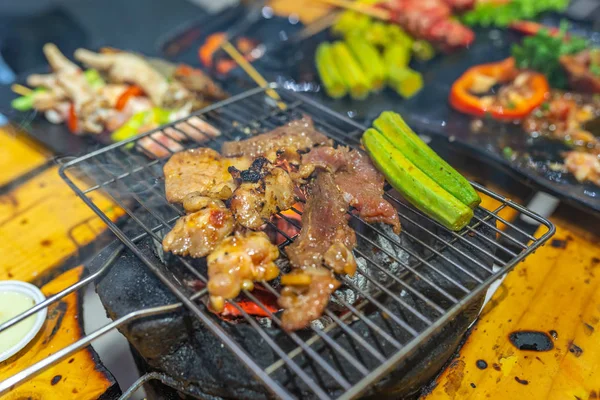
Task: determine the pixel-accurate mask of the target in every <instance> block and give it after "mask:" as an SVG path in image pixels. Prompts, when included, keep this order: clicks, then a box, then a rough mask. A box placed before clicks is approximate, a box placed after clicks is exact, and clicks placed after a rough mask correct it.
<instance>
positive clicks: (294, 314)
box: [279, 267, 340, 331]
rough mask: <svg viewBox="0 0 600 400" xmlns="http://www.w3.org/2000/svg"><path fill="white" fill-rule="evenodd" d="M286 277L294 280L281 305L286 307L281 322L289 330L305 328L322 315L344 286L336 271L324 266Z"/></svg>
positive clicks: (281, 300)
mask: <svg viewBox="0 0 600 400" xmlns="http://www.w3.org/2000/svg"><path fill="white" fill-rule="evenodd" d="M285 278H286V279H287V280H288V281H290V283H288V284H287V286H285V287H284V288H283V290H282V291H281V297H280V298H279V305H280V306H281V307H282V308H284V309H285V311H284V312H283V315H282V317H281V323H282V326H283V329H285V330H287V331H296V330H298V329H302V328H305V327H306V326H307V325H308V324H309V323H310V321H313V320H315V319H317V318H319V317H320V316H321V315H322V314H323V311H324V310H325V307H327V303H328V302H329V297H330V296H331V294H332V293H333V292H334V291H335V290H336V289H337V288H338V287H339V286H340V282H339V281H338V280H337V279H335V277H334V276H333V273H332V272H331V271H330V270H328V269H326V268H323V267H318V268H311V269H309V270H306V271H299V270H298V271H294V272H292V273H290V274H288V275H286V277H285ZM292 282H293V284H292Z"/></svg>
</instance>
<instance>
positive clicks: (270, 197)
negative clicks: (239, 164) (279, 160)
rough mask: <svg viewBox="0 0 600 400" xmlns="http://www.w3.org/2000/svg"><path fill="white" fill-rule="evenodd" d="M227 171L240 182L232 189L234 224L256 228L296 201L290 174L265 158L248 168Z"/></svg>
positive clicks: (232, 168) (257, 160) (258, 159)
mask: <svg viewBox="0 0 600 400" xmlns="http://www.w3.org/2000/svg"><path fill="white" fill-rule="evenodd" d="M229 171H230V173H231V175H232V176H233V177H234V179H235V180H236V181H237V182H239V183H240V186H239V187H238V188H237V189H236V190H235V191H234V192H233V196H232V197H231V202H230V207H231V211H232V212H233V215H234V216H235V219H236V221H237V223H238V224H240V225H241V226H243V227H246V228H249V229H258V228H260V227H261V226H262V225H263V224H264V223H265V221H268V220H269V219H270V218H271V217H272V216H273V215H274V214H276V213H277V212H279V211H284V210H287V209H289V208H290V207H292V206H293V205H294V203H295V202H296V196H295V195H294V187H295V185H294V182H293V181H292V178H291V177H290V175H289V174H288V173H287V171H285V170H284V169H282V168H279V167H275V166H273V164H271V163H270V162H269V160H267V159H266V158H264V157H259V158H257V159H256V160H254V161H253V162H252V165H251V166H250V168H248V169H247V170H244V171H240V170H238V169H237V168H235V167H230V168H229Z"/></svg>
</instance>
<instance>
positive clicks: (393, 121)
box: [373, 111, 481, 208]
mask: <svg viewBox="0 0 600 400" xmlns="http://www.w3.org/2000/svg"><path fill="white" fill-rule="evenodd" d="M373 126H374V127H375V128H376V129H377V130H379V132H381V133H383V135H384V136H385V137H386V138H387V139H388V140H389V141H390V142H391V143H392V144H393V145H394V147H396V149H398V150H399V151H401V152H402V154H403V155H404V156H405V157H406V158H407V159H408V160H409V161H410V162H412V163H413V164H414V165H415V166H416V167H417V168H419V169H420V170H421V171H422V172H423V173H425V175H427V176H429V177H430V178H431V179H433V180H434V181H435V182H437V183H438V184H439V185H440V186H441V187H442V188H444V189H445V190H446V191H447V192H449V193H450V194H451V195H453V196H454V197H456V198H457V199H458V200H460V202H462V203H463V204H465V205H467V206H469V207H471V208H475V207H477V205H479V203H481V198H480V197H479V195H478V194H477V192H476V191H475V189H473V187H472V186H471V184H470V183H469V181H467V180H466V179H465V178H464V177H463V176H462V175H461V174H459V173H458V172H457V171H456V170H455V169H454V168H452V167H451V166H450V165H449V164H448V163H447V162H446V161H444V160H443V159H442V158H441V157H440V156H438V155H437V154H436V153H435V152H434V151H433V150H432V149H431V147H429V146H427V144H426V143H425V142H423V141H422V140H421V138H420V137H419V136H418V135H417V134H416V133H415V132H414V131H413V130H412V129H411V128H410V126H408V124H407V123H406V122H405V121H404V119H403V118H402V117H401V116H400V115H399V114H396V113H394V112H390V111H386V112H383V113H381V115H380V116H379V118H377V119H376V120H375V122H374V123H373Z"/></svg>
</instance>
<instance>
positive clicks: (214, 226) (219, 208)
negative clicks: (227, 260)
mask: <svg viewBox="0 0 600 400" xmlns="http://www.w3.org/2000/svg"><path fill="white" fill-rule="evenodd" d="M234 225H235V220H234V218H233V214H231V211H229V210H228V209H227V207H225V205H224V204H223V203H222V202H212V203H210V204H208V205H207V207H206V208H203V209H201V210H200V211H196V212H194V213H192V214H188V215H186V216H184V217H181V218H179V219H178V220H177V222H176V223H175V226H174V227H173V229H172V230H171V231H170V232H169V233H167V234H166V235H165V237H164V239H163V243H162V245H163V249H164V251H168V252H172V253H174V254H177V255H180V256H187V255H189V256H191V257H204V256H206V255H208V254H209V253H210V252H211V251H213V250H214V249H215V247H216V246H217V245H218V244H219V243H221V241H222V240H223V239H224V238H225V237H227V236H229V235H230V234H231V232H233V228H234Z"/></svg>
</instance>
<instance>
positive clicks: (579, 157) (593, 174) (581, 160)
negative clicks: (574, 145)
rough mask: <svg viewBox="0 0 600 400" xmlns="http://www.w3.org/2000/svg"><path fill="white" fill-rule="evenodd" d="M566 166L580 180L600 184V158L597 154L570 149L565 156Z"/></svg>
mask: <svg viewBox="0 0 600 400" xmlns="http://www.w3.org/2000/svg"><path fill="white" fill-rule="evenodd" d="M565 167H567V170H568V171H569V172H571V173H572V174H573V175H575V179H577V180H578V181H579V182H585V181H589V182H592V183H593V184H595V185H597V186H600V158H598V156H597V155H596V154H590V153H584V152H581V151H570V152H569V153H567V155H566V157H565Z"/></svg>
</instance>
